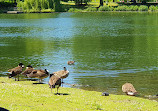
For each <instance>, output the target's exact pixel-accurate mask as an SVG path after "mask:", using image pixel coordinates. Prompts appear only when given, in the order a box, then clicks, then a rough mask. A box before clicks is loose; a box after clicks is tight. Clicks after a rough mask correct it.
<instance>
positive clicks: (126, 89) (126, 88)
mask: <svg viewBox="0 0 158 111" xmlns="http://www.w3.org/2000/svg"><path fill="white" fill-rule="evenodd" d="M122 91H123V92H124V93H126V94H127V95H130V96H134V95H136V94H137V91H136V90H135V88H134V86H133V85H132V84H131V83H125V84H124V85H122Z"/></svg>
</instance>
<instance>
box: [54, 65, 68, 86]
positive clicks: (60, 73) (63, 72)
mask: <svg viewBox="0 0 158 111" xmlns="http://www.w3.org/2000/svg"><path fill="white" fill-rule="evenodd" d="M53 74H54V75H56V76H57V77H58V78H61V79H62V83H64V82H63V79H65V78H67V77H68V75H69V71H68V70H67V69H66V67H64V70H60V71H57V72H53Z"/></svg>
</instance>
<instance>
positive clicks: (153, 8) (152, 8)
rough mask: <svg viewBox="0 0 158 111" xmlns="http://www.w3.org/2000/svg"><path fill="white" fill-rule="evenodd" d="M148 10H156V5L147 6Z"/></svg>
mask: <svg viewBox="0 0 158 111" xmlns="http://www.w3.org/2000/svg"><path fill="white" fill-rule="evenodd" d="M149 10H150V11H156V10H157V7H156V6H153V5H151V6H150V7H149Z"/></svg>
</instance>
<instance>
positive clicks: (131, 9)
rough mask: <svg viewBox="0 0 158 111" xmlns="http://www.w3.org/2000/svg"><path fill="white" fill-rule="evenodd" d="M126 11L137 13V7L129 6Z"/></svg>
mask: <svg viewBox="0 0 158 111" xmlns="http://www.w3.org/2000/svg"><path fill="white" fill-rule="evenodd" d="M126 10H127V11H138V6H133V5H131V6H128V7H127V9H126Z"/></svg>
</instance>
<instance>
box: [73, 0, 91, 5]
mask: <svg viewBox="0 0 158 111" xmlns="http://www.w3.org/2000/svg"><path fill="white" fill-rule="evenodd" d="M73 1H75V4H76V5H79V4H83V3H85V4H87V3H88V2H90V1H91V0H73Z"/></svg>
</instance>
